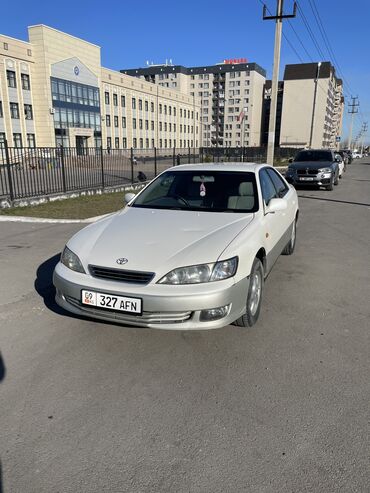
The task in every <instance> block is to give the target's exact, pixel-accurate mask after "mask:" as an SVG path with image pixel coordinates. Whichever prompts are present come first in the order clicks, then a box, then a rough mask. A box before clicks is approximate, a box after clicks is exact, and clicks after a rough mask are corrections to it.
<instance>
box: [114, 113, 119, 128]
mask: <svg viewBox="0 0 370 493" xmlns="http://www.w3.org/2000/svg"><path fill="white" fill-rule="evenodd" d="M114 126H115V127H118V116H115V117H114Z"/></svg>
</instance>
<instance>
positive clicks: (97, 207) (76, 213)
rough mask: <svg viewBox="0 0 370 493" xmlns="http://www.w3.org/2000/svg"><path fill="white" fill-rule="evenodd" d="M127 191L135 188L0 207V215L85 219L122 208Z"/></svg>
mask: <svg viewBox="0 0 370 493" xmlns="http://www.w3.org/2000/svg"><path fill="white" fill-rule="evenodd" d="M129 192H133V193H136V192H137V190H135V191H134V190H125V191H124V192H113V193H104V194H102V195H89V196H86V195H85V196H82V197H76V198H73V199H64V200H55V201H54V202H48V203H46V204H40V205H34V206H30V205H29V206H26V207H13V208H11V209H0V215H2V216H28V217H45V218H51V219H87V218H88V217H94V216H100V215H102V214H109V213H110V212H115V211H118V210H119V209H122V208H123V206H124V196H125V194H126V193H129Z"/></svg>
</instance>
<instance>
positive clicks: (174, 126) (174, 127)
mask: <svg viewBox="0 0 370 493" xmlns="http://www.w3.org/2000/svg"><path fill="white" fill-rule="evenodd" d="M173 131H174V132H176V123H174V124H173Z"/></svg>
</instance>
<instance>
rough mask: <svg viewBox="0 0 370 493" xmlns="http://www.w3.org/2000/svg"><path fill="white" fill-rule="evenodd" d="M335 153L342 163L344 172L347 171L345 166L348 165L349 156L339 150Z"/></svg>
mask: <svg viewBox="0 0 370 493" xmlns="http://www.w3.org/2000/svg"><path fill="white" fill-rule="evenodd" d="M337 153H338V154H339V155H340V156H341V157H342V159H343V162H344V171H347V165H348V164H349V155H348V153H347V152H346V151H343V150H340V151H337Z"/></svg>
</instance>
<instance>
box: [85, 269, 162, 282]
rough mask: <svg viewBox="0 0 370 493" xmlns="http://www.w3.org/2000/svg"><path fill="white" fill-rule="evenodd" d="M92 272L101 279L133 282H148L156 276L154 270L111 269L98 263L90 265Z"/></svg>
mask: <svg viewBox="0 0 370 493" xmlns="http://www.w3.org/2000/svg"><path fill="white" fill-rule="evenodd" d="M89 271H90V274H91V275H92V276H93V277H98V278H99V279H105V280H109V281H118V282H127V283H131V284H148V283H149V282H150V281H151V280H152V279H153V277H154V275H155V274H154V272H141V271H137V270H126V269H111V268H109V267H100V266H98V265H89Z"/></svg>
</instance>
